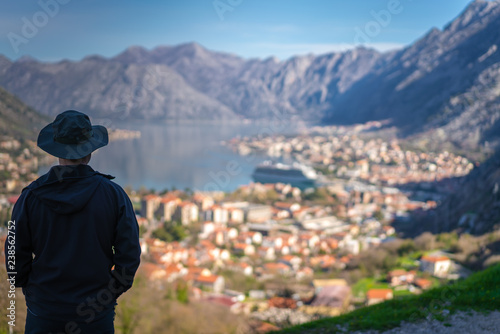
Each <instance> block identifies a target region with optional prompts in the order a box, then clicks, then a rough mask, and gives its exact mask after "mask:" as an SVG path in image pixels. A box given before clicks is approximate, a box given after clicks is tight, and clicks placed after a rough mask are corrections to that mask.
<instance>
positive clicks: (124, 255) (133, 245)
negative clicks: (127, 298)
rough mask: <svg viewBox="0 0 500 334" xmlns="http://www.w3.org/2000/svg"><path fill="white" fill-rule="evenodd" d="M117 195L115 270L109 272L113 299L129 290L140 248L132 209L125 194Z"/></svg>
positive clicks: (138, 259) (137, 227) (137, 265)
mask: <svg viewBox="0 0 500 334" xmlns="http://www.w3.org/2000/svg"><path fill="white" fill-rule="evenodd" d="M120 190H121V191H120V192H119V193H118V204H119V210H118V222H117V224H116V227H115V240H114V243H113V246H114V256H113V262H114V265H115V269H114V270H113V271H112V272H111V275H112V276H113V282H112V284H113V286H114V287H115V289H116V291H117V292H116V293H115V297H116V298H118V297H119V296H120V295H121V294H122V293H124V292H125V291H127V290H128V289H130V287H131V286H132V283H133V281H134V276H135V272H136V271H137V268H138V267H139V262H140V257H141V246H140V243H139V226H138V224H137V219H136V218H135V213H134V209H133V206H132V203H131V202H130V199H129V198H128V196H127V194H126V193H125V192H124V191H123V190H122V189H120Z"/></svg>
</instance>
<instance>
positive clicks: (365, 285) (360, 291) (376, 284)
mask: <svg viewBox="0 0 500 334" xmlns="http://www.w3.org/2000/svg"><path fill="white" fill-rule="evenodd" d="M371 289H390V286H389V283H387V281H386V280H385V278H382V279H376V278H363V279H360V280H359V281H358V282H357V283H356V284H354V285H353V286H352V295H353V296H354V297H363V298H364V297H365V295H366V292H367V291H368V290H371Z"/></svg>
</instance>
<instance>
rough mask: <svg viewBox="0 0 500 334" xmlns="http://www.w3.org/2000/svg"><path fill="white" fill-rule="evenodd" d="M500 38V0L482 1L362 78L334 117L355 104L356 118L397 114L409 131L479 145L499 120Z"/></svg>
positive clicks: (353, 114)
mask: <svg viewBox="0 0 500 334" xmlns="http://www.w3.org/2000/svg"><path fill="white" fill-rule="evenodd" d="M499 45H500V2H499V1H494V2H488V1H474V2H472V3H471V4H470V5H469V6H468V8H467V9H466V10H465V11H464V12H463V13H462V14H461V15H460V16H459V17H457V18H456V19H455V20H454V21H453V22H451V23H450V24H449V25H448V26H446V27H445V28H444V29H443V30H442V31H440V30H438V29H432V30H431V31H429V32H428V33H427V34H426V35H425V36H424V37H422V38H421V39H420V40H418V41H416V42H415V43H414V44H413V45H411V46H409V47H407V48H406V49H404V50H401V51H399V52H398V53H397V54H396V55H395V56H394V57H393V58H392V60H391V62H390V63H388V65H387V66H384V67H382V68H380V69H379V70H376V71H372V72H371V73H370V74H369V75H367V76H365V77H363V78H361V79H360V80H358V81H357V82H356V84H355V85H353V86H352V88H351V89H350V90H349V91H347V92H346V93H345V94H343V96H342V99H341V100H340V101H337V103H336V104H335V106H336V109H334V110H332V111H330V115H328V116H327V117H326V120H329V121H331V122H334V121H337V120H338V119H339V115H338V114H339V113H342V114H345V110H349V109H350V110H352V112H351V113H348V114H345V117H346V118H347V120H348V121H351V122H352V121H367V120H371V119H392V120H393V121H394V124H395V125H397V126H398V127H399V128H401V129H402V132H403V133H407V134H411V133H418V132H422V131H424V132H425V131H429V130H432V131H431V132H432V134H433V138H435V139H437V138H441V139H446V140H451V141H455V142H457V143H458V144H460V145H467V146H469V147H474V146H475V145H477V144H478V143H479V142H481V141H484V140H488V139H489V138H490V137H491V135H492V134H494V133H493V132H492V131H494V129H496V127H497V126H498V125H497V124H496V121H497V119H498V117H499V116H500V114H499V113H498V112H499V111H500V109H499V102H500V100H499V97H500V85H499V80H500V72H499V70H500V52H498V51H497V49H498V46H499ZM360 96H362V97H363V98H362V99H360V98H359V97H360ZM336 110H337V114H336V113H335V111H336ZM340 117H341V116H340ZM435 130H439V131H435ZM426 136H427V137H428V134H426Z"/></svg>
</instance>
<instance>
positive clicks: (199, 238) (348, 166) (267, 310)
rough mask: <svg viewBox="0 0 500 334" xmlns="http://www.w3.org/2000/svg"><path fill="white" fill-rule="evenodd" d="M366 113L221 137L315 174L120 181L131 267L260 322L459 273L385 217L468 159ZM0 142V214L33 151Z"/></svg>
mask: <svg viewBox="0 0 500 334" xmlns="http://www.w3.org/2000/svg"><path fill="white" fill-rule="evenodd" d="M372 123H373V122H372ZM372 123H370V124H367V125H360V126H354V127H322V128H312V129H311V130H310V131H309V132H308V133H305V134H304V133H302V134H300V135H297V136H256V137H251V138H235V139H233V140H231V141H229V142H228V143H226V145H228V146H229V147H231V148H232V149H234V150H237V151H238V152H240V154H242V155H250V154H263V155H267V156H268V157H269V158H270V159H272V158H277V157H279V158H283V157H287V156H288V157H292V158H293V159H294V160H296V161H300V162H302V163H307V164H309V165H311V166H313V167H314V168H315V169H316V170H317V171H318V173H319V174H320V176H321V179H320V180H318V184H317V185H316V187H314V188H309V189H301V188H299V187H295V186H293V185H291V184H284V183H265V184H262V183H258V182H254V183H250V184H247V185H242V186H240V187H239V188H238V189H237V190H235V191H234V192H231V193H225V192H222V191H216V190H214V191H209V192H208V191H197V190H195V191H191V190H185V191H181V190H170V191H167V190H165V191H161V192H160V191H146V190H141V191H138V190H133V189H130V188H127V189H126V190H127V192H128V194H129V196H130V199H131V201H132V203H133V204H134V207H135V209H136V213H137V220H138V223H139V227H140V234H141V247H142V258H143V260H142V263H141V266H140V269H139V271H140V273H141V274H142V275H145V277H146V278H147V280H148V281H149V282H150V284H151V285H152V286H155V287H156V288H157V289H160V290H166V289H174V291H176V292H177V297H178V299H179V298H180V296H181V293H180V292H179V288H178V287H179V286H182V285H180V283H179V282H183V283H187V286H188V287H189V291H188V293H187V294H188V296H189V297H186V296H184V297H182V298H189V299H192V300H199V301H203V302H207V303H215V304H218V305H223V306H224V307H227V308H228V309H229V310H230V311H231V312H233V313H236V314H244V315H247V316H248V317H250V318H252V319H254V320H257V321H260V322H261V323H262V325H263V326H264V327H265V328H267V330H272V329H276V328H279V327H283V326H288V325H293V324H299V323H303V322H308V321H311V320H313V319H318V318H320V317H325V316H335V315H339V314H342V313H345V312H348V311H350V310H353V309H355V308H358V307H363V306H364V305H371V304H374V303H378V302H381V301H384V300H387V299H392V298H397V296H402V295H406V294H415V293H420V292H421V291H423V290H425V289H429V288H431V287H434V286H438V285H439V284H441V283H442V282H445V281H447V280H449V279H456V278H458V277H462V276H464V275H467V271H466V270H464V269H463V268H462V267H461V266H460V265H459V264H457V263H455V262H454V261H452V260H451V259H450V257H449V256H448V255H447V254H446V253H445V252H443V251H442V250H441V249H435V248H433V247H427V246H422V247H421V246H419V245H418V244H419V242H417V240H416V241H415V243H412V244H409V243H408V242H405V241H401V239H398V236H397V233H396V230H395V228H394V227H393V226H392V223H394V222H395V221H398V222H403V223H404V222H405V221H407V220H408V219H409V217H410V214H415V213H418V212H425V211H427V210H430V209H432V208H435V207H436V205H438V203H439V201H440V200H442V199H443V198H444V197H445V196H446V194H447V193H449V192H452V191H453V189H455V187H456V186H457V184H456V182H457V181H456V180H455V178H457V177H460V176H463V175H466V174H467V173H468V172H470V171H471V170H472V169H473V168H474V164H473V163H472V162H471V161H469V160H468V159H467V158H465V157H462V156H459V155H456V154H453V153H450V152H435V153H430V152H428V153H424V152H417V151H412V150H410V149H403V148H402V146H403V145H402V143H400V142H398V140H396V139H391V140H390V141H384V140H382V139H380V138H372V139H362V138H361V136H360V135H361V134H362V133H363V132H364V131H366V130H369V129H370V128H372V127H373V126H374V124H372ZM375 126H376V127H377V126H379V124H375ZM134 136H137V134H135V135H134ZM132 137H133V136H132ZM0 147H2V149H3V151H4V152H6V153H1V155H0V171H2V172H3V173H4V176H5V178H4V180H3V181H2V183H1V187H2V194H3V195H0V207H1V209H2V211H1V212H2V216H1V217H0V218H2V219H4V220H7V219H8V213H9V212H10V210H11V209H12V206H13V204H14V203H15V201H16V200H17V197H18V195H19V193H17V194H16V192H18V191H20V189H21V188H22V187H23V186H25V185H27V184H28V182H29V181H30V180H34V179H35V178H36V177H37V173H36V172H37V170H38V166H39V164H41V163H42V161H43V159H44V158H43V157H39V156H37V155H36V154H34V153H32V152H34V151H35V150H34V147H35V145H34V143H30V142H28V143H24V147H22V145H21V143H19V142H18V141H15V140H5V141H2V142H1V143H0ZM44 163H46V161H44ZM214 172H216V171H214ZM421 239H422V238H421ZM424 241H425V240H420V245H422V244H425V242H424ZM398 242H399V243H398ZM394 243H396V244H397V246H387V247H389V248H390V247H397V250H396V252H397V256H395V257H394V258H391V259H387V257H388V254H390V253H387V252H386V253H381V254H385V255H384V256H382V259H378V260H379V261H380V262H381V263H383V264H381V265H380V267H377V268H375V269H373V268H372V269H370V268H367V267H369V266H370V265H371V264H367V263H364V262H363V260H362V259H363V257H362V255H363V254H366V253H367V251H370V250H374V253H376V252H375V250H377V249H379V248H381V247H384V245H394ZM360 258H361V260H360ZM365 260H366V259H365ZM372 262H374V261H372ZM375 262H376V261H375ZM353 268H357V269H356V270H352V269H353ZM361 268H364V269H363V270H360V269H361ZM372 275H375V276H377V277H376V278H375V277H371V276H372ZM179 300H180V299H179ZM275 326H279V327H275ZM263 331H265V330H263Z"/></svg>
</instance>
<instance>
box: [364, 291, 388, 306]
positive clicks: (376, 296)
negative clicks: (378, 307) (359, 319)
mask: <svg viewBox="0 0 500 334" xmlns="http://www.w3.org/2000/svg"><path fill="white" fill-rule="evenodd" d="M392 298H394V294H393V292H392V290H391V289H371V290H368V291H367V292H366V305H373V304H377V303H381V302H383V301H386V300H389V299H392Z"/></svg>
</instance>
